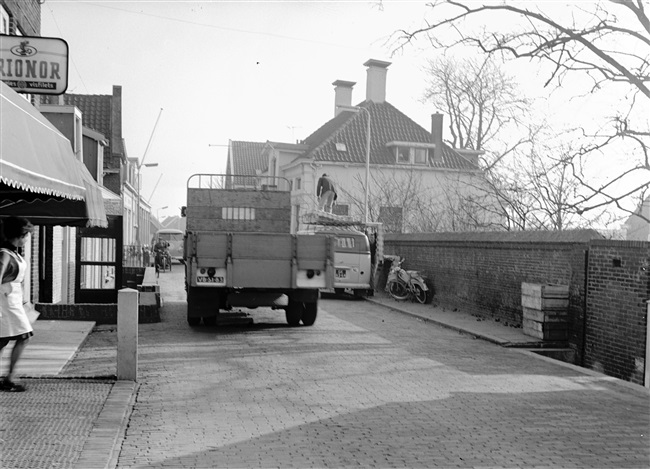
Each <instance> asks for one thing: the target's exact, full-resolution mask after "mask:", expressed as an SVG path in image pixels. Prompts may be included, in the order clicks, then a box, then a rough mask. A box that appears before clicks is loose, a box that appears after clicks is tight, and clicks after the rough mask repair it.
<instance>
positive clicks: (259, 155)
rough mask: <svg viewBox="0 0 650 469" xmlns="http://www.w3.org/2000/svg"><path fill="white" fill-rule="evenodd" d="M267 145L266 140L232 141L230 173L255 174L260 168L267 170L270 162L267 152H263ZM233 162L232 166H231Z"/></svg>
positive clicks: (229, 161) (229, 160)
mask: <svg viewBox="0 0 650 469" xmlns="http://www.w3.org/2000/svg"><path fill="white" fill-rule="evenodd" d="M265 145H266V143H264V142H240V141H232V142H230V148H229V158H228V165H229V167H228V171H229V173H230V174H239V175H246V176H255V175H256V174H257V171H258V170H259V171H264V170H266V167H267V166H268V162H267V157H266V154H265V153H263V150H264V146H265ZM231 164H232V167H230V165H231Z"/></svg>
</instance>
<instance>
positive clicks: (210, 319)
mask: <svg viewBox="0 0 650 469" xmlns="http://www.w3.org/2000/svg"><path fill="white" fill-rule="evenodd" d="M216 324H217V315H216V314H215V315H214V316H203V325H204V326H215V325H216Z"/></svg>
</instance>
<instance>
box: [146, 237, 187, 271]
mask: <svg viewBox="0 0 650 469" xmlns="http://www.w3.org/2000/svg"><path fill="white" fill-rule="evenodd" d="M184 236H185V233H183V232H182V231H181V230H175V229H172V228H163V229H160V230H158V231H156V234H155V235H154V237H153V241H152V242H151V245H152V246H155V244H156V241H158V239H162V240H163V241H167V242H168V243H169V255H170V256H171V258H172V260H176V261H178V262H181V263H182V262H183V237H184Z"/></svg>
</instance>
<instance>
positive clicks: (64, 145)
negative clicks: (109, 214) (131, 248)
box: [0, 82, 108, 227]
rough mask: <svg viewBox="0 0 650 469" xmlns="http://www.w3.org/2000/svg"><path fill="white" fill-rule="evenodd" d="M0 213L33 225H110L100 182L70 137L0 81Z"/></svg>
mask: <svg viewBox="0 0 650 469" xmlns="http://www.w3.org/2000/svg"><path fill="white" fill-rule="evenodd" d="M0 215H17V216H24V217H27V218H29V219H30V220H31V221H32V223H35V224H49V225H63V226H99V227H106V226H108V222H107V220H106V212H105V210H104V202H103V200H102V196H101V190H100V187H99V185H98V184H97V183H96V182H95V180H94V179H93V178H92V176H91V175H90V173H89V172H88V169H87V168H86V167H85V166H84V164H83V163H81V162H80V161H79V160H77V158H75V155H74V153H73V151H72V147H71V145H70V141H69V140H68V139H67V138H66V137H64V136H63V135H62V134H61V133H60V132H59V131H58V130H57V129H56V128H55V127H54V126H53V125H52V124H51V123H50V122H49V121H48V120H47V119H46V118H45V117H44V116H43V115H42V114H41V113H40V112H38V110H37V109H36V108H34V106H32V105H31V104H30V103H29V102H27V101H26V100H25V99H23V98H22V97H21V96H20V95H18V93H16V92H15V91H13V90H12V89H11V88H9V87H8V86H7V85H5V84H4V83H2V82H0Z"/></svg>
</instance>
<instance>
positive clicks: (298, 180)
mask: <svg viewBox="0 0 650 469" xmlns="http://www.w3.org/2000/svg"><path fill="white" fill-rule="evenodd" d="M301 186H302V179H300V178H296V188H295V190H297V191H299V190H300V189H301Z"/></svg>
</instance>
